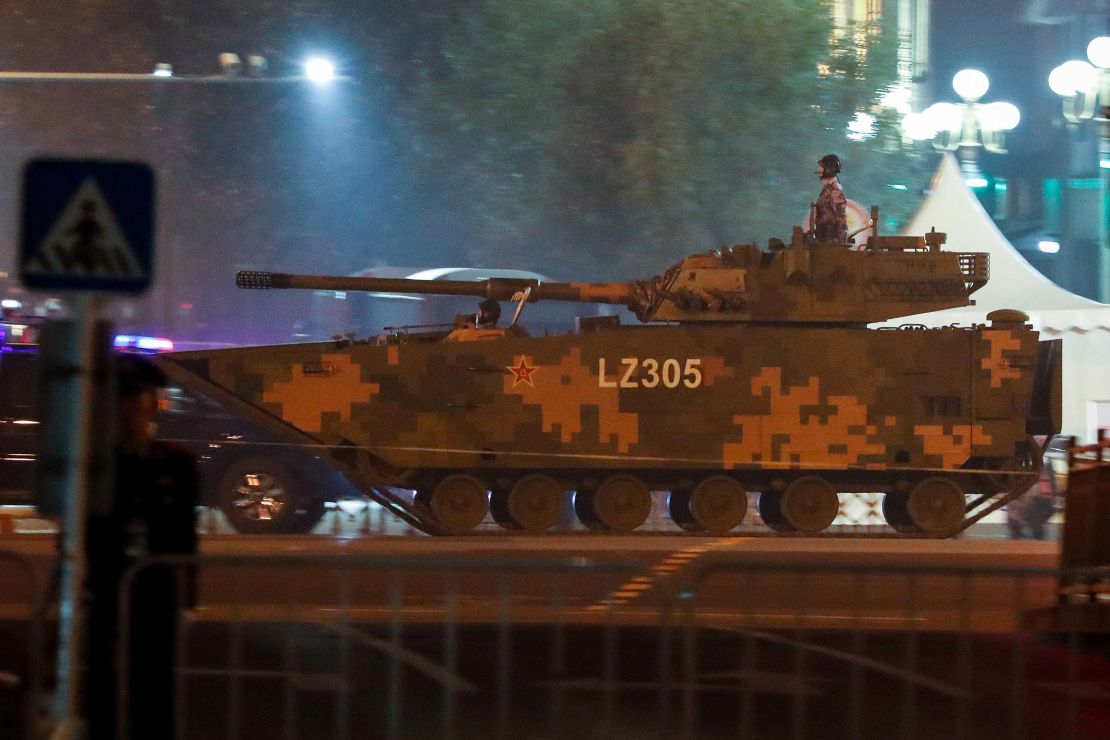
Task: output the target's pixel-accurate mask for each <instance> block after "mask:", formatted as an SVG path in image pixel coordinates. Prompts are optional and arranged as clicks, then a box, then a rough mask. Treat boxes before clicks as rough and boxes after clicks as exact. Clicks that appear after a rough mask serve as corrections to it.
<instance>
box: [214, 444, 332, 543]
mask: <svg viewBox="0 0 1110 740" xmlns="http://www.w3.org/2000/svg"><path fill="white" fill-rule="evenodd" d="M219 500H220V508H221V509H223V512H224V514H225V515H226V516H227V519H228V522H230V524H231V526H232V527H234V528H235V530H236V531H238V532H243V533H244V534H277V533H284V532H292V531H300V532H307V531H308V530H310V529H312V527H314V526H316V523H317V522H318V521H320V517H322V516H323V515H324V502H322V501H315V500H311V499H305V498H304V497H303V494H302V492H301V491H300V488H299V485H298V482H297V479H296V478H295V477H294V475H293V473H292V471H291V470H290V469H289V468H288V467H286V466H285V465H284V464H283V463H281V462H279V461H277V460H274V459H272V458H269V457H262V456H259V457H250V458H246V459H243V460H240V461H238V462H235V463H232V464H231V466H230V467H228V469H227V470H226V471H225V472H224V474H223V476H221V478H220V496H219Z"/></svg>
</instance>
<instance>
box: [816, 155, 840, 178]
mask: <svg viewBox="0 0 1110 740" xmlns="http://www.w3.org/2000/svg"><path fill="white" fill-rule="evenodd" d="M839 174H840V157H838V156H836V155H835V154H826V155H825V156H823V157H821V159H819V160H817V175H818V176H819V177H822V178H824V177H836V176H837V175H839Z"/></svg>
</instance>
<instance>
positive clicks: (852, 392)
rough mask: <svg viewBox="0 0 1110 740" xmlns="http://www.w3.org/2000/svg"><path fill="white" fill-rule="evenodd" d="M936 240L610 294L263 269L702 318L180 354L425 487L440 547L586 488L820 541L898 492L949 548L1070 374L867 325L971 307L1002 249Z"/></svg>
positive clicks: (983, 332) (1026, 466)
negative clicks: (865, 503)
mask: <svg viewBox="0 0 1110 740" xmlns="http://www.w3.org/2000/svg"><path fill="white" fill-rule="evenodd" d="M938 236H939V235H938ZM939 241H940V240H938V239H937V238H936V237H934V238H933V239H931V240H930V241H929V242H928V243H927V242H926V240H924V239H921V240H911V241H906V240H905V239H904V238H899V239H898V240H886V241H884V240H881V239H879V240H877V241H875V242H874V243H873V245H872V249H870V250H869V251H866V252H851V251H848V250H846V249H843V248H840V249H832V248H830V247H828V246H826V245H806V244H802V243H800V241H798V240H796V241H795V243H794V244H792V245H790V246H788V247H784V248H782V249H780V250H768V251H762V250H759V249H758V248H756V247H754V245H751V246H744V247H736V248H732V249H729V250H725V251H722V252H716V253H709V254H706V255H696V256H694V257H691V258H688V259H687V260H685V261H684V262H683V263H680V264H679V265H676V266H675V267H673V268H671V270H669V271H668V272H667V273H665V274H664V275H663V276H661V277H659V278H655V279H654V280H651V281H643V282H638V283H629V284H617V285H612V284H610V285H597V286H595V285H591V284H569V283H554V284H543V285H540V284H535V283H527V284H525V283H523V282H522V281H493V280H491V281H483V282H475V283H465V284H463V285H453V284H447V285H444V284H442V283H440V284H437V283H436V282H429V283H422V282H421V281H398V280H384V281H383V280H375V279H373V278H361V279H360V278H334V279H333V278H305V277H303V276H288V275H277V276H270V277H269V278H260V277H259V275H258V274H252V275H250V276H248V277H247V278H246V281H247V282H258V281H259V280H262V281H266V280H269V281H270V283H271V286H274V285H276V284H278V283H280V284H283V285H288V286H289V287H321V284H322V283H326V284H328V285H331V286H333V287H335V288H336V289H345V290H350V289H353V288H354V285H355V283H353V282H352V281H366V282H359V283H358V285H360V286H361V287H363V288H364V289H368V288H373V289H381V290H388V291H397V290H401V289H405V290H409V291H410V292H463V293H466V294H471V295H492V296H493V297H496V298H500V299H507V298H510V297H512V296H513V295H514V294H516V297H517V299H518V300H536V299H537V296H539V297H541V298H549V299H556V300H582V299H583V298H584V297H585V298H590V297H592V298H593V299H595V300H602V301H603V302H623V303H625V304H626V305H628V306H629V308H631V309H632V310H633V311H634V312H636V313H637V315H638V316H640V317H641V318H642V319H645V320H651V321H656V322H658V321H660V319H668V320H675V318H674V317H676V316H679V315H681V316H683V317H685V318H683V319H682V320H681V323H656V324H654V325H649V326H639V327H638V326H621V325H620V324H619V322H618V321H617V320H616V317H602V318H598V319H591V320H585V321H583V322H582V327H581V330H580V331H578V332H574V333H568V334H566V335H560V336H543V337H530V336H527V334H526V332H525V331H523V330H522V329H520V328H519V327H515V326H514V327H512V328H509V329H475V328H473V327H472V326H460V327H459V328H457V329H456V330H455V331H453V332H425V333H412V334H404V333H402V334H398V335H395V336H391V337H387V338H383V339H382V340H380V341H379V340H377V339H374V340H372V341H365V342H357V341H356V342H347V341H344V342H340V343H336V342H328V343H312V344H293V345H281V346H270V347H250V348H241V349H231V350H218V351H208V352H185V353H178V354H176V355H173V356H171V360H172V361H173V362H174V363H177V364H178V366H179V368H185V369H187V370H188V372H189V373H190V374H191V376H192V377H193V378H194V379H196V380H199V381H201V382H203V383H205V384H206V385H207V386H209V387H214V388H218V389H221V390H223V391H226V392H228V393H229V394H230V395H231V396H234V397H235V398H237V399H239V400H241V401H243V402H245V403H246V404H249V405H250V407H252V408H255V409H260V410H262V411H264V412H265V413H266V414H267V415H269V416H271V417H272V418H274V419H280V420H281V421H283V422H285V423H286V424H288V425H290V426H291V427H293V428H295V429H296V430H298V431H299V432H300V433H303V434H304V435H307V436H308V437H309V438H310V439H311V440H313V442H315V443H316V444H319V445H320V446H321V449H323V450H328V451H332V453H333V456H334V458H335V459H336V460H337V461H340V462H341V463H342V464H343V465H344V466H345V467H347V468H348V469H355V471H356V473H357V476H356V477H359V479H360V480H362V481H363V482H364V485H365V486H367V487H368V489H370V490H375V491H376V490H377V487H385V486H392V487H404V488H411V489H417V490H418V491H420V492H421V495H418V497H417V504H415V505H414V506H415V508H414V509H413V511H415V514H414V515H415V516H417V518H419V519H421V521H429V520H430V521H433V524H438V525H443V528H445V529H446V530H447V531H465V530H466V529H468V528H469V526H473V524H476V523H477V521H480V519H481V516H484V514H485V508H484V507H485V503H484V501H485V498H484V497H485V495H486V491H487V490H490V491H492V492H493V493H492V500H493V503H494V508H495V512H494V513H495V515H496V514H497V513H498V511H497V510H498V508H499V502H500V504H501V506H500V508H502V509H504V508H505V507H506V506H508V507H510V509H511V504H513V503H516V504H519V503H520V501H524V500H528V501H531V500H533V499H536V500H540V499H538V498H536V497H537V496H539V495H540V493H537V492H538V491H542V492H543V494H544V495H546V496H548V499H544V501H547V500H554V499H552V498H551V497H552V496H554V493H553V492H555V491H562V490H577V491H578V492H579V496H578V497H577V498H576V501H575V506H576V508H577V509H578V513H579V515H580V516H581V517H583V519H584V520H585V521H587V523H591V521H590V520H591V519H592V520H593V521H592V523H593V524H599V521H598V520H600V526H601V527H602V528H610V529H624V528H632V527H630V526H627V525H628V524H629V523H631V524H632V526H635V524H636V523H637V522H636V519H637V517H638V514H636V513H634V511H633V510H637V511H638V509H639V508H642V502H643V497H644V496H645V495H650V494H649V493H648V492H649V491H651V490H665V491H672V492H680V493H681V494H682V495H680V496H677V497H673V498H675V500H677V501H678V503H677V504H676V503H674V501H672V515H674V516H675V517H676V520H685V521H686V523H687V524H691V528H699V526H700V528H702V529H710V530H714V531H717V530H722V529H728V528H729V527H725V524H727V523H729V522H731V521H732V519H731V518H722V517H724V515H723V514H721V515H720V516H717V515H715V514H713V513H712V512H711V511H710V510H709V509H708V508H707V507H708V506H709V504H707V503H705V502H715V503H714V505H717V504H720V506H719V507H718V509H719V510H720V511H724V510H725V508H728V507H726V506H724V504H726V503H727V504H729V505H730V506H732V504H734V503H735V499H736V498H737V497H738V496H742V495H743V493H744V491H762V492H764V496H763V497H762V499H761V502H760V509H761V513H763V514H764V519H765V520H767V521H768V523H769V524H771V525H772V526H776V525H778V526H776V528H781V529H800V530H802V531H817V530H820V529H822V528H823V526H819V525H821V523H822V522H824V518H826V513H824V512H827V511H828V510H829V507H830V506H832V507H833V511H834V514H835V501H836V498H835V494H836V492H837V491H885V492H887V493H888V494H890V495H889V496H888V499H890V502H891V503H890V506H889V507H885V508H887V509H888V511H887V516H888V519H892V520H893V521H891V523H892V524H894V525H895V526H896V527H898V528H899V529H903V530H907V531H909V530H918V531H921V530H924V531H926V532H929V533H931V534H942V533H945V532H947V530H948V529H955V528H958V526H962V522H963V521H964V510H963V502H964V496H965V495H971V494H985V495H986V496H987V498H988V499H989V498H990V497H991V496H995V495H996V494H997V495H1000V496H1005V495H1009V494H1010V493H1011V489H1013V488H1014V487H1015V481H1018V479H1019V478H1022V479H1024V478H1023V476H1026V475H1033V474H1035V470H1036V468H1037V466H1038V464H1039V448H1038V447H1037V446H1036V445H1035V443H1034V441H1033V439H1032V436H1033V435H1035V434H1051V433H1053V432H1054V431H1056V429H1057V428H1058V426H1054V425H1058V422H1059V410H1058V404H1059V391H1058V386H1059V374H1060V366H1059V361H1058V354H1059V346H1058V342H1057V343H1051V342H1039V341H1038V335H1037V332H1035V331H1033V330H1032V329H1031V328H1030V327H1029V325H1028V324H1026V323H1025V321H1024V318H1025V317H1024V315H1022V314H1020V313H1018V312H1013V311H1002V312H995V313H994V314H992V321H991V322H990V323H989V324H988V325H986V326H976V327H971V328H955V327H949V328H941V329H924V328H921V327H910V328H901V329H868V328H866V326H865V324H866V323H867V322H870V321H874V320H878V317H881V318H888V317H889V316H890V315H891V311H894V310H898V311H902V312H903V313H905V314H910V313H920V312H921V311H922V310H928V309H922V308H921V307H922V306H932V307H937V308H940V307H947V306H948V305H967V304H969V303H970V302H971V301H970V298H969V296H970V294H971V292H972V291H974V290H975V289H976V288H978V287H979V286H980V285H981V284H982V283H983V281H984V280H985V276H986V269H987V266H986V255H981V254H957V253H953V252H945V251H941V250H940V249H939ZM737 255H741V256H740V257H738V256H737ZM742 265H745V266H742ZM386 283H388V285H386ZM414 283H419V284H414ZM277 287H281V286H280V285H277ZM722 316H731V317H732V318H731V319H730V320H724V319H722ZM738 316H739V318H738ZM753 317H754V318H753ZM773 317H777V320H772V318H773ZM802 317H808V319H807V320H806V321H804V322H803V321H802V320H801V318H802ZM526 319H527V311H526V310H525V312H524V321H525V322H526ZM1007 473H1009V474H1010V475H1007ZM534 474H540V475H539V476H535V475H534ZM722 474H724V475H723V476H722ZM529 476H532V477H531V478H529ZM526 478H528V480H526V481H525V479H526ZM522 481H524V482H522ZM706 481H708V482H706ZM701 482H706V483H705V485H704V486H700V483H701ZM522 491H523V493H522ZM699 492H700V493H699ZM528 497H531V498H528ZM830 497H831V498H830ZM903 499H905V500H904V501H903ZM560 500H562V499H560ZM582 501H585V503H581V502H582ZM507 502H508V503H507ZM649 503H650V502H649ZM456 504H457V506H456V507H455V508H454V509H453V508H451V507H452V506H455V505H456ZM745 505H746V504H745ZM552 506H555V507H556V508H560V506H561V505H559V504H552ZM676 506H677V507H678V509H677V511H676V509H675V507H676ZM606 507H609V508H606ZM699 507H700V508H699ZM807 507H808V508H807ZM915 507H916V508H915ZM718 509H715V511H716V510H718ZM942 509H943V511H941V510H942ZM505 510H506V511H508V510H509V509H505ZM957 510H958V511H957ZM730 511H731V513H730V514H728V517H734V516H735V511H736V506H732V509H730ZM818 512H822V513H818ZM938 512H939V513H938ZM502 514H503V515H504V516H502V517H499V518H505V517H507V518H508V519H509V520H514V521H515V520H519V519H521V517H523V515H520V516H516V515H511V512H510V514H504V511H502ZM740 516H743V513H742V512H741V513H740ZM691 517H692V521H691ZM930 517H931V518H930ZM471 521H473V524H471V523H470V522H471ZM829 521H831V519H829ZM508 523H510V524H511V523H512V521H510V522H508ZM520 523H521V522H520V521H517V524H520ZM551 523H553V521H552V522H551ZM825 525H826V526H827V522H825ZM541 528H542V527H541ZM942 530H943V531H942Z"/></svg>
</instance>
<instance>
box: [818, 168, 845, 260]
mask: <svg viewBox="0 0 1110 740" xmlns="http://www.w3.org/2000/svg"><path fill="white" fill-rule="evenodd" d="M814 174H816V175H817V176H818V177H820V178H821V183H822V185H823V186H824V187H822V188H821V192H820V193H819V194H818V195H817V202H815V203H814V204H813V205H812V208H813V224H812V228H813V232H812V234H813V239H814V241H817V242H837V243H839V242H847V241H848V199H847V198H846V197H845V196H844V189H843V188H841V187H840V181H839V180H838V179H837V175H839V174H840V158H839V157H837V156H836V155H835V154H826V155H825V156H823V157H821V159H819V160H818V161H817V170H816V172H815V173H814Z"/></svg>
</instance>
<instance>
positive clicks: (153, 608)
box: [85, 358, 197, 740]
mask: <svg viewBox="0 0 1110 740" xmlns="http://www.w3.org/2000/svg"><path fill="white" fill-rule="evenodd" d="M120 364H121V365H123V366H124V368H123V369H121V375H129V374H134V373H135V372H136V371H135V370H134V368H133V367H132V366H133V365H135V364H136V363H135V362H134V361H132V358H125V359H122V360H120ZM154 372H157V371H154ZM159 377H160V374H159ZM125 382H131V381H130V380H127V381H125ZM147 383H151V388H154V387H156V386H157V385H161V381H155V382H153V383H152V382H151V381H150V380H149V379H147V378H140V381H139V384H140V385H143V384H147ZM121 385H123V384H122V383H121ZM144 387H145V385H144ZM134 392H136V390H135V389H134V388H131V387H127V386H124V387H121V394H123V393H134ZM151 392H153V390H151ZM115 464H116V477H115V491H114V493H115V496H114V498H113V500H112V502H111V504H110V506H109V507H108V508H107V510H105V511H103V512H99V513H93V514H90V516H89V519H88V525H87V529H86V540H85V547H86V552H87V555H88V563H89V575H88V587H89V592H90V595H91V603H90V605H89V619H88V628H87V633H86V646H87V650H88V693H87V694H86V716H87V719H88V729H89V736H90V737H116V736H117V735H116V732H117V728H116V726H115V724H116V723H115V711H116V701H115V699H116V697H115V689H116V683H117V681H118V680H119V676H118V675H117V669H118V668H119V666H117V665H116V650H117V649H118V645H119V641H121V640H127V641H128V642H129V650H128V654H129V658H130V660H129V664H128V665H127V666H124V667H123V669H124V670H126V671H127V673H128V679H129V680H128V688H129V692H128V693H129V697H128V698H129V702H128V708H127V717H128V720H129V723H128V726H127V727H125V728H122V730H123V733H122V735H123V736H124V737H129V738H136V739H138V738H144V739H145V738H165V739H167V740H168V739H169V738H171V736H172V732H173V675H172V670H173V656H174V644H175V639H176V632H177V625H178V621H179V618H180V612H181V610H182V609H185V608H189V607H192V606H193V605H194V600H195V596H194V594H195V585H194V580H195V576H194V570H195V569H194V568H193V567H192V566H189V567H187V568H182V567H180V566H172V567H166V566H161V567H159V566H152V567H147V568H143V569H141V570H139V571H138V572H137V573H136V577H135V579H134V580H133V581H132V582H131V585H130V588H129V589H128V592H129V594H130V598H129V599H128V610H129V620H128V625H127V626H128V631H127V633H126V634H124V633H122V632H121V631H120V628H121V626H122V625H121V623H120V620H121V618H122V616H123V615H122V614H120V612H119V608H118V606H119V601H118V596H117V594H118V593H119V590H120V588H121V586H122V583H123V576H124V574H125V573H126V571H127V569H128V568H129V567H130V566H131V565H132V564H133V563H135V562H137V561H141V560H143V559H144V558H146V557H149V556H157V555H193V554H195V553H196V549H197V536H196V524H195V521H196V520H195V514H194V506H195V505H196V498H197V470H196V461H195V459H194V457H193V455H192V454H191V453H190V452H188V451H187V450H185V449H183V448H181V447H178V446H176V445H174V444H171V443H168V442H163V441H161V440H157V439H154V440H151V441H150V442H149V443H148V444H146V445H145V446H143V447H142V448H141V449H129V448H126V447H124V446H123V445H121V446H120V448H119V449H118V451H117V454H116V461H115Z"/></svg>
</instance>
